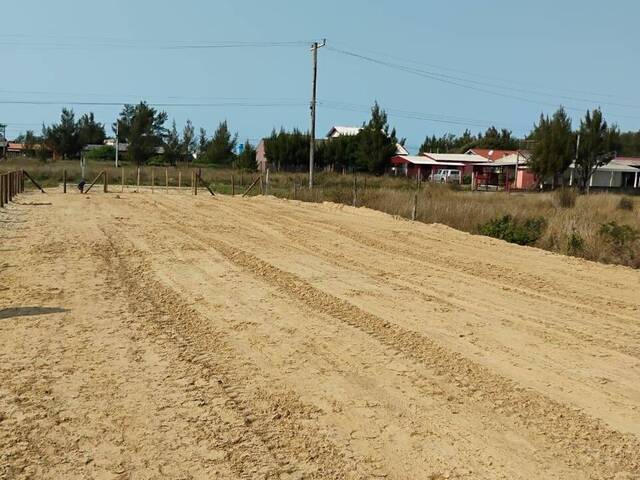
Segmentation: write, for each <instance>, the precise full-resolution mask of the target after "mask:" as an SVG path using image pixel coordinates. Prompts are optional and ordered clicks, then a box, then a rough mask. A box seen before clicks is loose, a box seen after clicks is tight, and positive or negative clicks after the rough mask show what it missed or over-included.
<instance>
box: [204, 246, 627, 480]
mask: <svg viewBox="0 0 640 480" xmlns="http://www.w3.org/2000/svg"><path fill="white" fill-rule="evenodd" d="M208 243H209V245H211V246H212V247H213V248H215V249H216V250H217V251H218V252H219V253H220V254H222V255H223V256H224V257H225V258H227V259H228V260H229V261H230V262H232V263H233V264H235V265H236V266H238V267H241V268H243V269H244V270H246V271H248V272H251V273H252V274H254V275H255V276H257V277H259V278H261V279H263V280H264V281H265V282H266V283H268V284H270V285H272V286H274V287H275V288H277V289H278V290H279V291H281V292H283V293H285V294H287V295H289V296H290V297H292V298H294V299H295V300H297V301H299V302H302V303H304V304H306V305H307V306H308V307H310V308H312V309H314V310H315V311H319V312H322V313H325V314H327V315H330V316H332V317H333V318H335V319H337V320H340V321H343V322H345V323H347V324H348V325H351V326H353V327H356V328H358V329H360V330H362V331H364V332H366V333H368V334H370V335H372V336H374V337H375V338H376V339H377V340H378V341H380V343H382V344H384V345H386V346H389V347H392V348H394V349H395V350H396V351H398V352H399V353H401V354H403V355H406V356H407V357H409V358H411V359H413V360H417V361H420V362H422V363H424V364H426V365H428V366H430V367H432V368H434V369H435V370H436V371H437V372H438V374H439V375H441V376H442V377H444V378H445V379H446V381H448V382H449V383H451V384H454V385H456V386H457V387H458V388H459V389H460V390H461V391H462V392H463V393H464V394H465V395H466V398H467V399H468V401H469V402H480V403H483V404H485V405H487V404H488V406H489V407H490V406H498V407H499V408H500V409H501V410H502V411H503V412H504V414H505V415H508V416H512V417H518V418H519V419H520V421H521V422H522V423H523V424H524V425H525V427H526V428H528V429H530V430H532V431H535V432H536V433H537V434H539V435H542V436H544V437H546V438H547V439H548V440H549V441H550V442H551V443H553V444H555V445H556V447H557V449H558V453H559V454H560V455H562V456H563V458H564V459H565V460H566V461H567V464H568V465H569V466H571V467H574V468H575V467H578V466H579V467H581V468H584V469H586V470H587V471H595V472H596V473H597V476H598V478H612V477H613V476H614V475H616V474H629V475H640V442H638V440H637V439H636V438H635V437H634V436H632V435H624V434H622V433H620V432H617V431H615V430H612V429H610V428H608V427H607V426H606V425H604V424H603V423H602V422H600V421H598V420H596V419H593V418H591V417H589V416H587V415H586V414H584V413H582V412H580V411H576V410H575V409H571V408H569V407H567V406H565V405H563V404H561V403H558V402H556V401H554V400H551V399H549V398H547V397H545V396H543V395H541V394H539V393H536V392H532V391H529V390H526V389H524V388H522V387H519V386H518V385H516V384H515V383H514V382H512V381H510V380H508V379H506V378H503V377H501V376H498V375H495V374H493V373H492V372H490V371H489V370H488V369H486V368H484V367H481V366H479V365H477V364H476V363H474V362H472V361H470V360H468V359H467V358H465V357H463V356H462V355H460V354H458V353H455V352H452V351H449V350H447V349H445V348H443V347H441V346H439V345H437V344H436V343H435V342H433V341H432V340H431V339H430V338H428V337H426V336H424V335H421V334H419V333H416V332H412V331H409V330H406V329H403V328H401V327H399V326H397V325H393V324H390V323H389V322H386V321H385V320H384V319H382V318H379V317H377V316H375V315H373V314H370V313H368V312H366V311H363V310H362V309H360V308H358V307H355V306H354V305H352V304H350V303H348V302H346V301H344V300H342V299H339V298H336V297H334V296H332V295H330V294H328V293H325V292H323V291H321V290H319V289H317V288H315V287H314V286H312V285H311V284H309V283H308V282H307V281H305V280H303V279H301V278H299V277H297V276H296V275H294V274H291V273H289V272H285V271H283V270H281V269H279V268H277V267H275V266H273V265H271V264H269V263H268V262H265V261H263V260H261V259H260V258H258V257H256V256H254V255H252V254H250V253H248V252H245V251H243V250H241V249H238V248H236V247H233V246H231V245H229V244H227V243H226V242H224V241H221V240H217V239H212V238H209V240H208ZM586 455H587V456H588V455H590V456H593V457H595V461H594V462H589V460H588V459H586V458H585V456H586Z"/></svg>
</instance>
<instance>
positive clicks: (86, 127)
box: [76, 112, 106, 149]
mask: <svg viewBox="0 0 640 480" xmlns="http://www.w3.org/2000/svg"><path fill="white" fill-rule="evenodd" d="M76 128H77V130H78V145H79V148H80V149H82V148H83V147H85V146H87V145H102V144H103V143H104V139H105V138H106V133H105V131H104V125H103V124H102V123H99V122H96V120H95V118H94V115H93V112H89V114H86V113H85V114H84V115H82V117H80V119H79V120H78V124H77V126H76Z"/></svg>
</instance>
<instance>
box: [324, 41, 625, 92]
mask: <svg viewBox="0 0 640 480" xmlns="http://www.w3.org/2000/svg"><path fill="white" fill-rule="evenodd" d="M332 44H333V45H336V43H335V42H332ZM338 46H339V44H338ZM342 48H343V49H345V50H352V51H353V49H351V48H350V47H348V46H345V47H342ZM356 50H359V51H364V52H365V53H369V54H372V55H376V56H382V57H386V58H389V59H392V60H396V61H400V62H405V63H410V64H413V65H419V66H423V67H424V66H426V67H429V68H435V69H438V70H444V71H449V72H455V73H462V74H465V75H473V76H474V77H475V78H484V79H487V80H493V81H498V82H502V83H507V84H511V85H518V84H519V85H528V86H531V87H534V88H537V89H538V90H531V91H532V92H535V93H537V94H541V95H549V96H554V94H552V93H549V91H551V90H555V91H562V92H570V93H577V94H579V95H595V96H599V97H605V98H615V96H614V95H611V94H608V93H607V94H605V93H598V92H592V91H585V90H576V89H570V88H562V87H554V88H549V87H548V86H542V85H540V84H535V83H532V82H523V81H516V80H513V79H504V78H497V77H493V76H487V75H482V74H479V73H478V72H471V71H468V70H462V69H459V68H452V67H446V66H442V65H435V64H432V63H426V62H421V61H417V60H415V59H409V58H405V57H398V56H395V55H389V54H388V53H381V52H376V51H372V50H362V49H356ZM497 87H502V86H501V85H497Z"/></svg>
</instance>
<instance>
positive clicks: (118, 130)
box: [116, 120, 120, 168]
mask: <svg viewBox="0 0 640 480" xmlns="http://www.w3.org/2000/svg"><path fill="white" fill-rule="evenodd" d="M119 134H120V121H119V120H116V168H118V153H119V150H120V144H119V140H118V137H119Z"/></svg>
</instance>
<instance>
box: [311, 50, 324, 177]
mask: <svg viewBox="0 0 640 480" xmlns="http://www.w3.org/2000/svg"><path fill="white" fill-rule="evenodd" d="M326 44H327V41H326V40H323V41H322V44H318V42H314V43H313V45H311V54H312V57H313V80H312V82H311V138H310V145H309V189H312V188H313V168H314V166H313V163H314V160H315V153H316V103H317V102H316V93H317V83H318V49H319V48H322V47H324V46H325V45H326Z"/></svg>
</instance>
